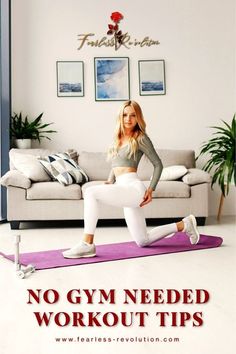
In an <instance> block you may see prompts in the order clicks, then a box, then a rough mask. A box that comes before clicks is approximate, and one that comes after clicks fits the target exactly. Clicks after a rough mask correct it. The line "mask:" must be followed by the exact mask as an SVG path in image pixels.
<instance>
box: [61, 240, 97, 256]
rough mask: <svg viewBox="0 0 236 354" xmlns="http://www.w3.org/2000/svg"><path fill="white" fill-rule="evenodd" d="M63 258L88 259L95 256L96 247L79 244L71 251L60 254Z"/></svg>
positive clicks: (84, 243) (92, 244) (83, 243)
mask: <svg viewBox="0 0 236 354" xmlns="http://www.w3.org/2000/svg"><path fill="white" fill-rule="evenodd" d="M62 254H63V257H64V258H88V257H95V256H96V247H95V244H94V243H91V244H90V243H87V242H84V241H82V242H80V243H79V244H77V245H76V246H74V247H72V248H71V249H69V250H67V251H64V252H62Z"/></svg>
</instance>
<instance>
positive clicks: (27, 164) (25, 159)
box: [11, 153, 50, 182]
mask: <svg viewBox="0 0 236 354" xmlns="http://www.w3.org/2000/svg"><path fill="white" fill-rule="evenodd" d="M11 160H12V162H13V165H14V167H15V168H16V169H17V170H18V171H20V172H21V173H23V174H24V175H25V176H26V177H28V178H29V179H31V180H32V181H33V182H48V181H50V177H49V176H48V174H47V173H46V172H45V170H44V169H43V167H42V165H41V164H40V163H39V161H38V158H37V156H34V155H30V154H21V153H14V154H12V155H11Z"/></svg>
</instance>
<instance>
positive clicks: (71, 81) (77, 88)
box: [56, 61, 84, 97]
mask: <svg viewBox="0 0 236 354" xmlns="http://www.w3.org/2000/svg"><path fill="white" fill-rule="evenodd" d="M56 67H57V96H58V97H83V96H84V62H83V61H57V63H56Z"/></svg>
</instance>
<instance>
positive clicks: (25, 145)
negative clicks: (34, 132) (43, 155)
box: [15, 139, 31, 149]
mask: <svg viewBox="0 0 236 354" xmlns="http://www.w3.org/2000/svg"><path fill="white" fill-rule="evenodd" d="M15 144H16V147H17V148H18V149H30V148H31V139H15Z"/></svg>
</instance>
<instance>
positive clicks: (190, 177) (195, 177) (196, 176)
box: [182, 168, 211, 186]
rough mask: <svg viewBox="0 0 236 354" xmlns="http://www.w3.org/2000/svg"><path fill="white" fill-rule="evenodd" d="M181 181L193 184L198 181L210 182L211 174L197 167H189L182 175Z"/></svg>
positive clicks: (198, 182)
mask: <svg viewBox="0 0 236 354" xmlns="http://www.w3.org/2000/svg"><path fill="white" fill-rule="evenodd" d="M182 180H183V182H184V183H186V184H189V185H190V186H194V185H195V184H200V183H210V182H211V176H210V174H209V173H208V172H206V171H203V170H200V169H198V168H190V169H189V170H188V173H187V174H186V175H185V176H184V177H183V179H182Z"/></svg>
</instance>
